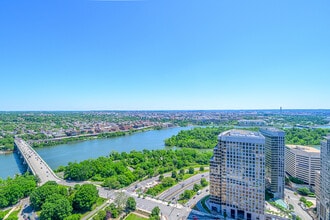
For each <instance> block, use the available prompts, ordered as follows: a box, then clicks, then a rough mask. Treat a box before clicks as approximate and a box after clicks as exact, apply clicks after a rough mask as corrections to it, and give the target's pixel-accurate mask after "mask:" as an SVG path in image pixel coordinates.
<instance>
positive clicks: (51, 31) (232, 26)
mask: <svg viewBox="0 0 330 220" xmlns="http://www.w3.org/2000/svg"><path fill="white" fill-rule="evenodd" d="M328 6H330V3H329V2H327V1H316V2H313V3H311V2H308V1H290V2H287V1H284V0H281V1H277V2H262V1H249V2H244V1H239V2H236V4H235V3H234V2H227V1H213V0H209V1H180V2H178V1H163V0H161V1H153V0H149V1H63V0H61V1H56V2H43V1H25V2H21V1H2V2H1V3H0V25H1V26H2V30H3V34H1V35H0V47H1V52H0V72H1V82H2V84H1V88H2V92H1V94H0V100H1V105H0V111H25V110H26V111H30V110H34V111H53V110H58V111H62V110H63V111H65V110H72V111H76V110H82V111H85V110H199V109H203V110H239V109H279V108H280V107H283V109H330V104H329V103H328V102H326V100H327V99H328V97H327V94H330V88H329V87H328V85H327V82H328V81H329V79H330V75H329V74H328V70H329V68H330V63H329V62H328V60H329V58H330V44H329V41H328V39H329V38H330V29H329V28H327V27H328V26H329V21H330V13H329V7H328Z"/></svg>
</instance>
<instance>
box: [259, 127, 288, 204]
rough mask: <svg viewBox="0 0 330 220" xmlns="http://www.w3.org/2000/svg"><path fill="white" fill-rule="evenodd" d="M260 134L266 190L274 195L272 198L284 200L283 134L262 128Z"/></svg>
mask: <svg viewBox="0 0 330 220" xmlns="http://www.w3.org/2000/svg"><path fill="white" fill-rule="evenodd" d="M260 133H261V134H262V135H263V136H264V137H265V168H266V170H265V176H266V188H267V189H268V190H269V191H271V192H272V193H273V194H274V198H278V199H284V184H285V170H284V151H285V144H284V138H285V132H284V131H282V130H279V129H276V128H263V129H260Z"/></svg>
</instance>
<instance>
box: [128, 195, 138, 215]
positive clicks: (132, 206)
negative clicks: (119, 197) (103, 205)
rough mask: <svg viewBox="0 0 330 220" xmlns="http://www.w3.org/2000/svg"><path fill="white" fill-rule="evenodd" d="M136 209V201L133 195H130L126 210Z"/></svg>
mask: <svg viewBox="0 0 330 220" xmlns="http://www.w3.org/2000/svg"><path fill="white" fill-rule="evenodd" d="M135 209H136V201H135V199H134V198H133V197H128V199H127V201H126V210H127V211H128V212H131V211H134V210H135Z"/></svg>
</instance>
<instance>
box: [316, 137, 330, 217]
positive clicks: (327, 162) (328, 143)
mask: <svg viewBox="0 0 330 220" xmlns="http://www.w3.org/2000/svg"><path fill="white" fill-rule="evenodd" d="M318 187H319V189H318V192H317V193H318V195H317V200H316V206H317V215H318V219H319V220H330V136H328V137H326V140H325V141H322V142H321V171H320V183H319V186H318Z"/></svg>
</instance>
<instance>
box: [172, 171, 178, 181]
mask: <svg viewBox="0 0 330 220" xmlns="http://www.w3.org/2000/svg"><path fill="white" fill-rule="evenodd" d="M176 176H177V172H176V171H175V170H173V171H172V175H171V177H172V178H173V179H175V178H176Z"/></svg>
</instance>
